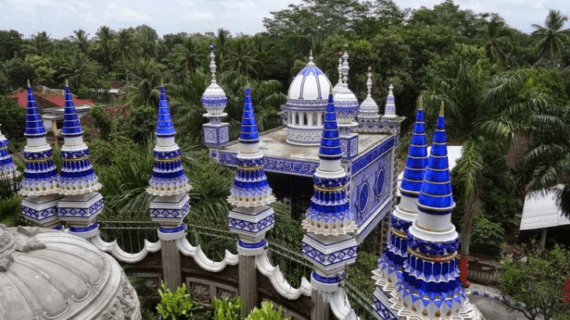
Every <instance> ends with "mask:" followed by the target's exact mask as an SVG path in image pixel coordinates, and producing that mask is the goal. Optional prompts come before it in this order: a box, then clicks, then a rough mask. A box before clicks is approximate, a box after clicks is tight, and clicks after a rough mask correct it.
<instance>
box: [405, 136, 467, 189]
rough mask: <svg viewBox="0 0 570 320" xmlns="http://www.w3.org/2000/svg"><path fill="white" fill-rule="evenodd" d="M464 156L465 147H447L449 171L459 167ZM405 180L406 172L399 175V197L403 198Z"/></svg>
mask: <svg viewBox="0 0 570 320" xmlns="http://www.w3.org/2000/svg"><path fill="white" fill-rule="evenodd" d="M430 152H431V147H428V154H429V153H430ZM462 154H463V147H462V146H447V158H448V160H449V171H451V170H453V168H455V166H456V165H457V161H458V160H459V158H461V156H462ZM403 178H404V171H402V172H400V174H399V175H398V191H397V195H398V197H399V196H401V194H400V185H401V184H402V179H403Z"/></svg>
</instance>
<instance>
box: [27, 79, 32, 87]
mask: <svg viewBox="0 0 570 320" xmlns="http://www.w3.org/2000/svg"><path fill="white" fill-rule="evenodd" d="M31 86H32V85H31V84H30V79H28V87H31Z"/></svg>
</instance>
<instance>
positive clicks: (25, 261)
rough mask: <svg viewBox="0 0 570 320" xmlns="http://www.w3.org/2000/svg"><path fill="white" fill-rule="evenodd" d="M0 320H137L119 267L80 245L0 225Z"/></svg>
mask: <svg viewBox="0 0 570 320" xmlns="http://www.w3.org/2000/svg"><path fill="white" fill-rule="evenodd" d="M0 297H1V298H0V319H3V320H4V319H6V320H22V319H52V320H56V319H57V320H59V319H129V320H137V319H141V314H140V304H139V301H138V297H137V294H136V292H135V290H134V288H133V287H132V286H131V284H130V283H129V281H128V279H127V277H126V276H125V273H124V272H123V270H122V269H121V267H120V266H119V264H118V263H117V262H116V261H115V260H114V259H113V258H111V256H109V255H108V254H105V253H102V252H100V251H99V250H98V249H97V248H95V247H94V246H93V245H91V244H90V243H89V242H87V241H86V240H83V239H81V238H79V237H76V236H73V235H70V234H67V233H64V232H61V231H54V230H49V229H41V228H31V227H19V228H5V227H4V225H0Z"/></svg>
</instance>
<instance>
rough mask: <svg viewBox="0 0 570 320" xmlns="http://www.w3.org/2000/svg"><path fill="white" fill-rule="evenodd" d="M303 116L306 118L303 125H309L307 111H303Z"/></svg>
mask: <svg viewBox="0 0 570 320" xmlns="http://www.w3.org/2000/svg"><path fill="white" fill-rule="evenodd" d="M303 118H304V119H305V120H304V121H303V125H304V126H308V125H309V115H308V114H307V113H306V112H303Z"/></svg>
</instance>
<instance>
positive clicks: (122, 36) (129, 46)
mask: <svg viewBox="0 0 570 320" xmlns="http://www.w3.org/2000/svg"><path fill="white" fill-rule="evenodd" d="M136 48H137V44H136V42H135V35H134V34H133V32H132V31H131V30H129V29H123V30H121V31H119V33H118V34H117V36H116V37H115V40H114V43H113V47H112V49H111V50H112V55H113V60H115V61H116V62H119V63H123V64H128V63H130V62H131V61H133V59H134V58H135V56H136Z"/></svg>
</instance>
